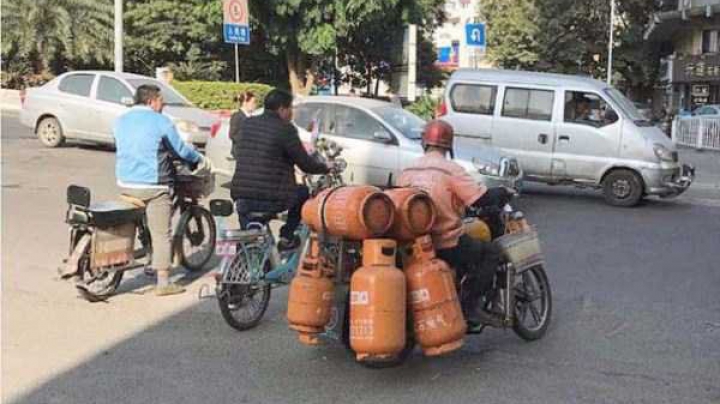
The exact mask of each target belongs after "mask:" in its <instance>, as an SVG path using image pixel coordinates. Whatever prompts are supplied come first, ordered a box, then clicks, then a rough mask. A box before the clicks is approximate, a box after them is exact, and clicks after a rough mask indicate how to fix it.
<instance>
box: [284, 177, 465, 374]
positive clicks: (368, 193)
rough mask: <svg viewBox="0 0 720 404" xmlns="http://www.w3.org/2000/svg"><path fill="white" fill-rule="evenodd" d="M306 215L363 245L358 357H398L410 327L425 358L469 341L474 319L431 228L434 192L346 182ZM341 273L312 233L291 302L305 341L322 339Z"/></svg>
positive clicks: (315, 227)
mask: <svg viewBox="0 0 720 404" xmlns="http://www.w3.org/2000/svg"><path fill="white" fill-rule="evenodd" d="M302 217H303V221H304V222H305V223H306V224H307V225H308V226H309V227H310V228H311V229H312V231H313V232H315V233H317V234H328V235H331V236H334V237H339V238H343V239H346V240H350V241H360V242H362V249H361V251H362V265H361V266H360V267H359V268H353V269H354V271H353V272H352V276H351V278H350V313H349V315H350V327H349V328H350V331H349V332H350V337H349V339H350V347H351V348H352V350H353V351H354V352H355V354H356V358H357V360H358V361H383V360H387V359H390V358H393V357H395V356H397V355H398V354H399V353H400V352H401V351H402V350H403V349H404V348H405V347H406V342H407V340H408V337H409V336H408V335H407V333H408V331H409V330H408V328H409V326H410V325H411V326H412V332H413V333H414V338H415V340H416V341H417V342H418V343H419V344H420V346H421V348H422V350H423V352H424V354H425V355H428V356H434V355H441V354H444V353H447V352H451V351H454V350H456V349H458V348H460V347H461V346H462V344H463V338H464V336H465V331H466V324H465V319H464V318H463V315H462V310H461V308H460V303H459V300H458V296H457V289H456V286H455V277H454V272H453V271H452V270H451V269H450V268H449V266H448V265H447V264H446V263H445V262H443V261H442V260H440V259H438V258H437V257H436V256H435V250H434V248H433V244H432V239H431V237H430V231H431V229H432V227H433V224H434V221H435V218H436V209H435V206H434V204H433V202H432V199H431V198H430V197H429V196H428V195H427V194H426V193H424V192H422V191H420V190H417V189H413V188H397V189H391V190H388V191H385V192H382V191H381V190H380V189H378V188H375V187H371V186H344V187H338V188H334V189H329V190H325V191H324V192H322V193H320V194H318V195H317V196H316V197H314V198H312V199H310V200H309V201H308V202H307V203H306V204H305V205H304V206H303V209H302ZM398 263H401V265H402V267H403V269H399V268H397V265H398ZM333 276H334V271H333V263H332V262H329V260H325V259H324V258H323V254H322V251H321V248H319V243H318V237H317V235H313V236H311V240H310V246H309V248H308V252H307V254H306V255H305V258H304V259H303V262H302V263H301V264H300V268H299V269H298V272H297V274H296V276H295V278H294V279H293V281H292V283H291V285H290V293H289V302H288V321H289V323H290V328H291V329H293V330H296V331H298V333H299V339H300V341H301V342H303V343H306V344H316V343H317V342H318V336H319V335H320V334H321V333H322V332H323V331H324V327H325V326H326V325H327V323H328V321H330V312H331V309H332V306H333V299H334V297H335V293H334V285H335V282H336V281H339V280H336V279H333ZM408 316H409V317H408Z"/></svg>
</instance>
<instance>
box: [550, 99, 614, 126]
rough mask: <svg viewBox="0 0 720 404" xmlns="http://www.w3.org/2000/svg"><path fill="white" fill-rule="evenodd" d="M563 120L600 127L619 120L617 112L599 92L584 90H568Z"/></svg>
mask: <svg viewBox="0 0 720 404" xmlns="http://www.w3.org/2000/svg"><path fill="white" fill-rule="evenodd" d="M563 120H564V121H565V122H567V123H576V124H579V125H588V126H594V127H596V128H599V127H602V126H605V125H610V124H612V123H614V122H615V121H617V114H616V113H615V111H614V110H613V109H612V107H611V106H610V105H608V103H607V102H605V100H603V99H602V98H601V97H600V96H599V95H597V94H594V93H588V92H583V91H566V92H565V112H564V117H563Z"/></svg>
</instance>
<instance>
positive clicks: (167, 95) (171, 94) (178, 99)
mask: <svg viewBox="0 0 720 404" xmlns="http://www.w3.org/2000/svg"><path fill="white" fill-rule="evenodd" d="M128 83H130V85H131V86H133V88H134V89H137V88H138V87H140V86H141V85H143V84H151V85H154V86H158V87H160V93H161V94H162V96H163V99H164V100H165V105H173V106H179V107H189V106H191V105H190V104H189V103H188V102H187V101H185V99H183V97H182V96H181V95H180V94H178V92H177V91H175V89H173V88H172V87H168V86H166V85H165V84H163V83H161V82H159V81H157V80H153V79H128Z"/></svg>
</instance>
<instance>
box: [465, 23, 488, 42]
mask: <svg viewBox="0 0 720 404" xmlns="http://www.w3.org/2000/svg"><path fill="white" fill-rule="evenodd" d="M465 38H466V42H465V43H466V44H467V46H470V47H475V48H484V47H485V24H483V23H474V24H465Z"/></svg>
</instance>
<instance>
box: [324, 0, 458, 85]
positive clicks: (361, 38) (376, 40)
mask: <svg viewBox="0 0 720 404" xmlns="http://www.w3.org/2000/svg"><path fill="white" fill-rule="evenodd" d="M443 6H444V1H442V0H420V1H418V0H400V1H397V2H395V4H394V5H393V4H392V2H387V3H385V8H384V9H383V11H382V12H378V13H375V14H373V15H372V16H368V18H367V19H366V20H365V21H363V22H362V23H359V24H357V25H355V26H353V27H351V28H350V29H349V30H348V32H347V34H346V35H344V36H342V37H340V38H339V39H338V55H339V59H340V63H341V65H343V66H349V67H350V68H351V71H350V72H349V73H348V74H347V75H346V76H347V77H345V81H348V82H352V83H353V84H354V85H360V86H365V87H367V93H368V94H372V93H373V89H372V83H373V80H375V90H374V93H375V95H376V96H377V95H378V94H377V89H378V83H379V81H381V80H384V81H388V80H389V79H390V78H391V75H392V74H393V73H394V69H395V68H396V67H397V66H399V65H400V64H402V63H403V60H402V57H401V56H403V48H402V46H403V34H404V31H405V28H406V27H407V26H408V24H416V25H418V41H417V43H418V62H419V63H418V64H419V66H420V69H419V75H418V82H422V83H424V84H425V85H426V86H427V87H432V86H434V85H436V84H438V82H439V81H440V80H442V73H441V72H440V71H439V69H437V67H436V66H435V64H434V62H435V58H436V55H437V53H436V52H435V50H434V48H433V46H432V43H431V42H429V41H428V40H427V39H426V38H427V37H429V36H430V35H429V34H430V33H431V32H432V30H433V29H434V28H435V27H436V26H437V24H439V23H440V22H441V21H443V19H444V13H443V11H442V7H443Z"/></svg>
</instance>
